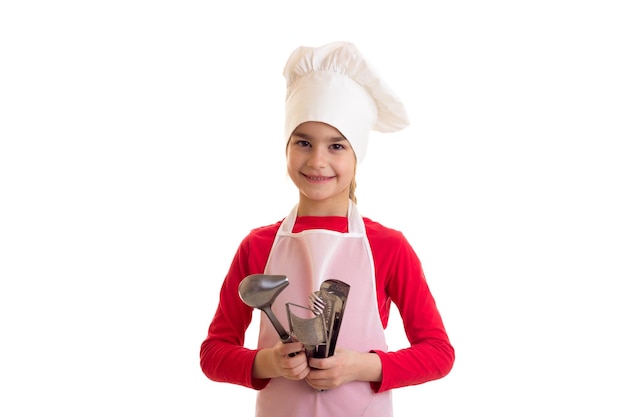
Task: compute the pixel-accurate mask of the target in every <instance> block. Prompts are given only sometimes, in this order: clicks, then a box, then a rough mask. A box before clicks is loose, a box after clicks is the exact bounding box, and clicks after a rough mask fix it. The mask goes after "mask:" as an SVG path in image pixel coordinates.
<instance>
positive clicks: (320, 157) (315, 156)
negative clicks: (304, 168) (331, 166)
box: [307, 147, 328, 168]
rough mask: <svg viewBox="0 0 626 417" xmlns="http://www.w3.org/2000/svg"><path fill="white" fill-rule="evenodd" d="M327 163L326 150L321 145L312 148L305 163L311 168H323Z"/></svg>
mask: <svg viewBox="0 0 626 417" xmlns="http://www.w3.org/2000/svg"><path fill="white" fill-rule="evenodd" d="M327 164H328V159H327V158H326V150H325V149H324V148H323V147H318V148H313V150H312V152H311V154H310V156H309V160H308V162H307V165H308V166H310V167H311V168H324V167H325V166H326V165H327Z"/></svg>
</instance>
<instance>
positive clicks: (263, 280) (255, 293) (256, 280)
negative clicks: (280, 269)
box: [239, 274, 292, 343]
mask: <svg viewBox="0 0 626 417" xmlns="http://www.w3.org/2000/svg"><path fill="white" fill-rule="evenodd" d="M287 285H289V281H288V280H287V277H286V276H285V275H265V274H253V275H248V276H247V277H245V278H244V279H243V280H241V282H240V283H239V297H240V298H241V301H243V302H244V303H246V304H247V305H248V306H250V307H253V308H258V309H259V310H261V311H263V312H264V313H265V314H266V315H267V318H268V319H269V320H270V322H271V323H272V325H273V326H274V328H275V329H276V331H277V332H278V335H279V336H280V340H282V341H283V343H289V342H291V341H292V339H291V336H290V335H289V333H287V331H286V330H285V328H284V327H283V325H282V324H281V323H280V321H278V318H276V316H275V315H274V312H273V311H272V304H273V303H274V300H276V297H278V294H280V293H281V292H282V291H283V290H284V289H285V288H286V287H287Z"/></svg>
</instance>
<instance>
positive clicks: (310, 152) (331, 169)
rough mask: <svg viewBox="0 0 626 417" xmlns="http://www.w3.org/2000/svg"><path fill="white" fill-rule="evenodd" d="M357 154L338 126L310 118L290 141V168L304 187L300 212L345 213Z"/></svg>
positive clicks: (315, 213) (297, 185)
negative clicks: (336, 127) (311, 120)
mask: <svg viewBox="0 0 626 417" xmlns="http://www.w3.org/2000/svg"><path fill="white" fill-rule="evenodd" d="M355 168H356V157H355V156H354V151H353V150H352V147H351V146H350V142H348V140H347V139H346V138H345V137H344V136H343V135H342V134H341V133H340V132H339V131H338V130H337V129H335V128H334V127H332V126H330V125H327V124H326V123H321V122H306V123H303V124H301V125H300V126H298V127H297V128H296V130H294V132H293V133H292V134H291V138H290V139H289V143H288V144H287V171H288V172H289V176H290V177H291V180H292V181H293V183H294V184H295V185H296V187H298V190H300V204H299V207H298V214H299V215H308V216H345V215H347V210H348V204H349V203H348V200H349V192H350V182H351V181H352V178H353V177H354V173H355Z"/></svg>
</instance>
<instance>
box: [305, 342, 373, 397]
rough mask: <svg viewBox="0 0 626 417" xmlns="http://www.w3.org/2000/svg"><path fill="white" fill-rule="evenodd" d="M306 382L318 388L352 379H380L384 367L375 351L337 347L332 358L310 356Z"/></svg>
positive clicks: (328, 386)
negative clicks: (366, 351)
mask: <svg viewBox="0 0 626 417" xmlns="http://www.w3.org/2000/svg"><path fill="white" fill-rule="evenodd" d="M309 367H310V369H311V370H310V372H309V374H308V375H307V377H306V378H305V379H306V382H307V383H308V384H309V385H310V386H311V387H313V388H315V389H317V390H327V389H332V388H337V387H339V386H341V385H343V384H346V383H348V382H351V381H380V379H381V377H382V371H381V369H382V367H381V363H380V358H379V357H378V355H377V354H375V353H363V352H356V351H353V350H347V349H337V350H335V354H334V355H333V356H331V357H330V358H310V359H309Z"/></svg>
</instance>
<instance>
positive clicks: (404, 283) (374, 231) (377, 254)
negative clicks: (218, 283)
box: [200, 217, 455, 392]
mask: <svg viewBox="0 0 626 417" xmlns="http://www.w3.org/2000/svg"><path fill="white" fill-rule="evenodd" d="M363 221H364V223H365V230H366V234H367V238H368V240H369V243H370V247H371V249H372V257H373V259H374V271H375V274H376V293H377V296H378V311H379V313H380V318H381V321H382V323H383V327H387V323H388V320H389V311H390V306H391V303H392V302H393V303H394V304H395V305H396V306H397V307H398V311H399V312H400V315H401V316H402V320H403V322H404V327H405V332H406V336H407V338H408V341H409V343H410V347H407V348H405V349H401V350H398V351H395V352H382V351H376V353H377V354H378V355H379V357H380V360H381V363H382V381H381V382H380V383H379V384H373V385H372V386H373V388H374V389H375V390H376V391H379V392H380V391H385V390H389V389H392V388H399V387H404V386H408V385H415V384H421V383H424V382H427V381H431V380H435V379H439V378H442V377H444V376H445V375H447V374H448V373H449V372H450V370H451V369H452V365H453V363H454V359H455V354H454V349H453V347H452V345H451V344H450V341H449V339H448V335H447V333H446V330H445V328H444V325H443V322H442V320H441V316H440V314H439V311H438V310H437V306H436V304H435V300H434V299H433V297H432V295H431V292H430V289H429V288H428V284H427V283H426V279H425V277H424V272H423V270H422V265H421V263H420V260H419V258H418V257H417V255H416V254H415V251H414V250H413V248H412V247H411V245H410V244H409V242H408V241H407V240H406V238H405V237H404V235H403V234H402V233H401V232H399V231H397V230H393V229H389V228H387V227H385V226H383V225H381V224H380V223H376V222H374V221H372V220H370V219H368V218H364V219H363ZM280 223H281V222H277V223H275V224H273V225H270V226H265V227H260V228H257V229H254V230H252V231H251V232H250V233H249V234H248V236H246V237H245V238H244V240H243V241H242V242H241V244H240V245H239V248H238V250H237V253H236V254H235V257H234V259H233V261H232V264H231V267H230V270H229V271H228V274H227V275H226V278H225V279H224V283H223V284H222V289H221V292H220V302H219V305H218V307H217V311H216V313H215V316H214V317H213V320H212V322H211V324H210V326H209V331H208V335H207V338H206V339H205V340H204V342H202V345H201V348H200V366H201V368H202V371H203V372H204V374H205V375H206V376H207V377H208V378H210V379H211V380H214V381H219V382H228V383H233V384H238V385H243V386H246V387H250V388H254V389H262V388H264V387H265V386H266V385H267V383H268V382H269V380H261V379H253V378H252V364H253V361H254V357H255V355H256V353H257V350H250V349H247V348H245V347H243V343H244V336H245V332H246V329H247V328H248V325H249V324H250V322H251V320H252V312H253V309H251V308H250V307H248V306H246V305H245V304H244V303H243V302H242V301H241V300H240V299H239V295H238V288H239V283H240V282H241V280H242V279H243V278H245V277H246V276H248V275H251V274H262V273H263V272H264V270H265V264H266V263H267V259H268V257H269V253H270V249H271V247H272V243H273V242H274V238H275V236H276V233H277V231H278V228H279V226H280ZM308 229H328V230H334V231H338V232H347V231H348V230H347V229H348V220H347V217H298V218H297V219H296V223H295V225H294V229H293V232H295V233H298V232H301V231H303V230H308Z"/></svg>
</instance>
